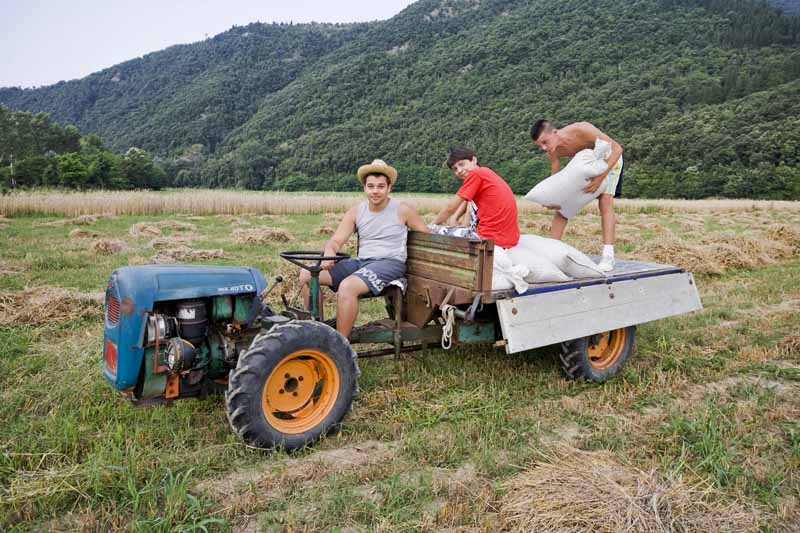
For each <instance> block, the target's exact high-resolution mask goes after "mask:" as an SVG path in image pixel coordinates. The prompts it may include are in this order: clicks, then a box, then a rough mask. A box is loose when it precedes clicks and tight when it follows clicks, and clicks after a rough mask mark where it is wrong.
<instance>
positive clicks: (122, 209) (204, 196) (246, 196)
mask: <svg viewBox="0 0 800 533" xmlns="http://www.w3.org/2000/svg"><path fill="white" fill-rule="evenodd" d="M395 197H397V198H399V199H402V200H404V201H407V202H409V203H411V204H412V205H414V206H416V207H417V209H418V210H419V211H420V212H423V213H431V212H435V211H438V210H439V209H441V208H442V207H443V206H444V205H445V204H446V202H447V201H448V199H450V198H451V195H448V194H440V195H430V194H426V195H422V194H410V193H398V194H396V195H395ZM362 198H363V196H362V195H361V194H359V193H332V192H302V193H284V192H254V191H241V192H240V191H218V190H203V189H200V190H198V189H193V190H186V191H171V192H166V193H165V192H150V191H134V192H131V191H92V192H68V191H48V192H41V191H34V192H30V191H19V192H14V193H12V194H9V195H5V196H2V197H0V214H2V215H16V216H18V215H32V214H45V215H57V216H70V217H78V216H80V215H91V214H96V213H104V214H113V215H163V214H186V213H192V214H194V215H210V214H231V215H240V214H246V213H253V214H265V213H266V214H307V213H341V212H344V211H346V210H347V209H348V208H350V207H351V206H352V205H353V204H354V203H355V202H357V201H359V200H360V199H362ZM518 205H519V209H520V211H521V212H523V213H546V212H547V210H546V209H544V208H542V207H541V206H538V205H536V204H533V203H531V202H527V201H525V200H521V199H519V200H518ZM615 205H616V210H617V211H618V212H620V213H641V212H647V213H649V212H666V213H692V212H702V213H706V212H714V213H716V212H741V211H781V212H790V213H800V203H798V202H786V201H767V200H636V199H632V200H628V199H620V200H618V201H617V202H616V204H615ZM584 213H594V214H596V213H597V206H596V205H594V204H591V205H589V206H587V207H586V208H585V210H584Z"/></svg>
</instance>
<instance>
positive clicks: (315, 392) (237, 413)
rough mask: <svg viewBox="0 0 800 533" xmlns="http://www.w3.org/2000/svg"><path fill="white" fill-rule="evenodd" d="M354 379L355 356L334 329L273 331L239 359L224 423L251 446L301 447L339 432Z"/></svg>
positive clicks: (300, 324)
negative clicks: (227, 422)
mask: <svg viewBox="0 0 800 533" xmlns="http://www.w3.org/2000/svg"><path fill="white" fill-rule="evenodd" d="M357 377H358V365H357V364H356V356H355V352H354V351H353V349H352V348H351V347H350V344H349V343H348V342H347V340H345V338H344V337H342V336H341V335H340V334H339V333H337V332H336V330H334V329H332V328H331V327H329V326H327V325H325V324H323V323H321V322H314V321H306V320H300V321H295V322H291V323H289V324H283V325H280V326H276V327H274V328H273V329H271V330H270V331H269V332H268V333H266V334H263V335H260V336H258V337H256V339H255V340H254V341H253V344H252V345H251V346H250V348H249V349H248V350H247V352H245V353H244V355H242V356H240V357H239V361H238V363H237V365H236V370H234V371H232V373H231V376H230V379H229V383H228V393H227V394H226V395H225V403H226V407H227V412H228V420H229V422H230V424H231V427H232V428H233V430H234V431H235V432H236V433H237V434H238V435H239V436H240V437H241V438H242V439H243V440H244V441H245V443H247V444H248V445H250V446H254V447H257V448H274V447H278V446H280V447H283V448H284V449H286V450H293V449H296V448H300V447H302V446H305V445H306V444H310V443H312V442H315V441H316V440H318V439H319V438H320V437H322V436H323V435H327V434H329V433H333V432H335V431H336V430H338V428H339V425H340V424H341V421H342V419H343V418H344V416H345V415H346V414H347V413H348V411H349V410H350V406H351V404H352V402H353V397H354V396H355V393H356V387H357V385H356V379H357Z"/></svg>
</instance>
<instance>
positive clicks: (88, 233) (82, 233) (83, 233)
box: [69, 228, 100, 239]
mask: <svg viewBox="0 0 800 533" xmlns="http://www.w3.org/2000/svg"><path fill="white" fill-rule="evenodd" d="M99 236H100V234H99V233H98V232H96V231H94V230H90V229H84V228H75V229H74V230H72V231H70V232H69V238H70V239H94V238H97V237H99Z"/></svg>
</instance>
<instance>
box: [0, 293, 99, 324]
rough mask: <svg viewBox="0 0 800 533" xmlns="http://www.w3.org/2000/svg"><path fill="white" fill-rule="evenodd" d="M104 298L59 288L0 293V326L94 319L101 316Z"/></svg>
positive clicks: (96, 294) (97, 294)
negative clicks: (91, 317)
mask: <svg viewBox="0 0 800 533" xmlns="http://www.w3.org/2000/svg"><path fill="white" fill-rule="evenodd" d="M103 297H104V295H103V293H82V292H78V291H74V290H69V289H63V288H60V287H34V288H27V289H25V290H23V291H0V326H41V325H44V324H52V323H63V322H71V321H73V320H78V319H82V318H85V317H88V316H97V315H100V314H102V312H103Z"/></svg>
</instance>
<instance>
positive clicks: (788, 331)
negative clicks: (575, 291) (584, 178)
mask: <svg viewBox="0 0 800 533" xmlns="http://www.w3.org/2000/svg"><path fill="white" fill-rule="evenodd" d="M103 194H107V195H108V196H104V195H103ZM140 195H141V196H140ZM114 198H117V193H114V194H111V193H91V194H86V195H80V194H71V195H62V196H61V201H59V199H58V198H57V197H55V196H54V194H50V193H47V194H41V195H37V194H35V193H34V194H25V195H12V196H4V197H1V198H0V215H1V216H0V529H3V530H9V529H12V530H19V531H72V530H87V531H98V530H103V531H106V530H135V531H140V530H145V531H151V530H153V531H177V530H204V529H205V530H211V531H218V530H219V531H230V530H233V531H260V530H264V531H272V530H286V531H306V530H308V531H329V530H337V529H339V530H344V531H439V530H448V531H451V530H459V531H499V530H505V531H765V530H766V531H768V530H772V531H796V530H797V529H798V524H800V478H799V477H798V476H800V474H798V472H800V333H799V332H798V329H799V327H800V318H799V317H800V255H798V252H800V204H798V203H787V202H782V203H777V202H752V201H741V202H737V201H705V202H675V201H670V202H660V201H646V202H645V201H633V200H632V201H627V202H621V203H620V209H619V215H618V218H619V226H618V247H617V249H618V255H619V256H621V257H627V258H635V259H644V260H654V261H660V262H666V263H671V264H677V265H679V266H684V267H686V268H687V269H690V270H692V271H693V272H695V273H696V274H697V277H696V279H697V283H698V287H699V289H700V292H701V297H702V299H703V304H704V306H705V309H704V310H703V311H702V312H698V313H694V314H691V315H686V316H680V317H675V318H671V319H667V320H662V321H658V322H654V323H649V324H644V325H642V326H640V327H639V329H638V332H637V339H636V347H635V354H634V356H633V358H632V359H631V360H630V361H629V363H628V364H627V366H626V367H625V369H624V370H623V372H622V373H621V375H619V376H618V377H617V378H615V379H613V380H611V381H609V382H608V383H605V384H602V385H596V384H587V383H578V382H571V381H567V380H566V379H565V378H564V376H563V375H562V373H561V371H560V369H559V365H558V363H557V361H556V355H555V351H554V350H553V349H542V350H535V351H531V352H525V353H521V354H515V355H506V354H505V353H504V352H503V351H502V349H500V348H470V349H454V350H451V351H448V352H445V351H442V350H432V351H429V352H424V353H421V354H419V356H415V357H410V356H409V357H405V358H403V359H402V360H398V361H395V360H392V359H390V358H388V359H378V360H366V361H363V362H362V363H361V368H362V371H363V374H362V376H361V378H360V380H359V385H360V389H361V395H360V396H359V398H358V399H357V400H356V402H355V404H354V409H353V412H352V413H351V415H349V417H348V418H347V419H346V421H345V424H344V427H343V430H342V431H341V433H339V434H338V435H336V436H333V437H330V438H328V439H326V440H324V441H323V442H321V443H320V444H318V445H317V446H315V447H313V448H311V449H308V450H304V451H301V452H299V453H294V454H291V455H289V454H285V453H282V452H264V451H254V450H251V449H248V448H246V447H245V446H244V445H243V444H242V443H241V442H239V441H238V440H237V438H236V437H235V435H234V434H233V433H232V432H231V431H230V429H229V427H228V422H227V420H226V417H225V410H224V403H223V400H222V398H219V397H210V398H207V399H205V400H194V399H191V400H183V401H179V402H176V403H175V404H174V405H173V406H171V407H165V406H156V407H149V408H134V407H132V406H131V405H130V404H129V403H127V402H126V400H124V399H123V398H122V397H121V396H120V395H119V394H118V393H117V392H116V391H114V390H112V389H111V388H110V387H109V386H108V385H106V383H105V382H104V379H103V377H102V371H101V344H102V298H103V292H102V291H103V290H104V288H105V286H106V282H107V280H108V276H109V274H110V273H111V271H112V270H113V269H114V268H117V267H119V266H122V265H128V264H146V263H151V262H186V263H198V264H227V265H249V266H255V267H258V268H260V269H261V270H262V271H263V272H265V274H266V275H267V276H268V277H269V278H272V277H273V276H275V275H276V274H281V275H283V276H284V278H286V280H287V281H286V282H285V283H284V284H283V286H281V288H280V289H278V290H276V291H275V293H274V294H273V295H271V296H270V299H271V303H273V304H276V305H278V306H279V304H278V302H279V295H280V293H281V292H283V293H284V294H286V295H287V296H288V297H289V298H293V297H294V296H295V295H296V293H297V283H296V282H295V281H294V279H295V273H294V270H293V267H291V265H289V264H288V263H286V262H284V261H281V260H280V259H279V257H278V252H279V251H282V250H286V249H316V248H321V246H322V244H323V242H324V241H325V239H326V238H327V236H328V235H329V234H330V233H331V232H332V231H333V229H335V225H336V222H337V220H338V218H339V217H340V213H341V212H342V211H343V210H344V209H345V208H346V207H347V206H348V205H350V204H351V203H352V202H354V201H355V199H356V196H353V195H306V194H304V195H302V196H300V195H296V196H292V195H269V194H261V193H258V194H257V193H252V194H251V193H234V192H220V193H215V192H209V191H199V192H187V193H174V192H170V193H119V199H118V200H115V199H114ZM252 198H256V200H252ZM406 198H407V199H408V201H409V202H411V203H415V204H417V205H418V206H419V207H420V210H421V211H422V212H423V213H424V214H425V215H424V216H425V217H426V218H427V219H428V220H430V218H431V217H432V213H433V211H434V210H435V209H436V208H437V207H438V206H440V205H442V204H443V202H444V201H445V199H446V198H445V197H442V196H438V197H437V196H408V197H406ZM521 205H522V204H521ZM549 220H550V215H549V214H547V213H546V212H544V211H543V210H540V209H535V208H532V207H529V206H525V208H524V209H523V210H522V212H521V216H520V225H521V227H522V229H523V232H525V233H536V234H546V231H547V228H548V225H549ZM565 240H567V241H568V242H569V243H570V244H573V245H574V246H576V247H578V248H580V249H582V250H584V251H586V252H588V253H597V252H599V250H600V220H599V217H598V215H597V213H596V211H594V210H593V209H588V210H587V211H586V212H585V213H582V214H581V215H579V216H578V217H577V218H576V219H575V220H574V221H572V222H571V223H570V226H569V227H568V230H567V234H566V237H565ZM331 300H332V299H331V298H328V301H331ZM381 308H382V304H381V302H379V301H376V300H372V301H368V302H366V305H365V306H364V309H363V313H362V316H361V318H360V319H361V320H368V319H372V318H377V317H379V316H380V314H381V312H382V309H381Z"/></svg>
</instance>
